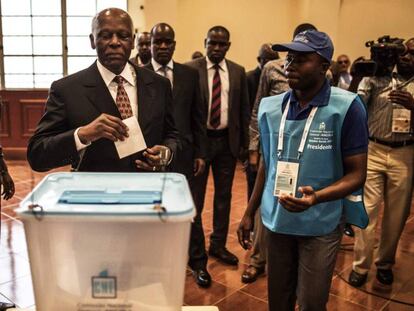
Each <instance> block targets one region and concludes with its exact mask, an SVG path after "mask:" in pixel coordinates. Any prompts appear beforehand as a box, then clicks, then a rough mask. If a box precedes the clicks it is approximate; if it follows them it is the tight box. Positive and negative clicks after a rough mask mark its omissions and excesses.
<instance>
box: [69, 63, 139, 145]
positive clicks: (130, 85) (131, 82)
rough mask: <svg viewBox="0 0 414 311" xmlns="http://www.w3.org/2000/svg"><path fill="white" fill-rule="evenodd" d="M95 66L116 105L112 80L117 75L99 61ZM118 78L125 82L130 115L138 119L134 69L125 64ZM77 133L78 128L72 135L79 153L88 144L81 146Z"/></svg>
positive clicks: (115, 90)
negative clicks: (120, 77)
mask: <svg viewBox="0 0 414 311" xmlns="http://www.w3.org/2000/svg"><path fill="white" fill-rule="evenodd" d="M96 64H97V66H98V71H99V74H100V75H101V77H102V79H103V80H104V82H105V85H106V86H107V88H108V90H109V93H111V96H112V98H113V100H114V105H116V104H115V102H116V93H117V91H118V83H116V82H115V81H113V80H114V78H115V77H116V76H117V75H116V74H114V73H113V72H112V71H110V70H108V69H106V68H105V67H104V66H103V65H102V64H101V63H100V62H99V60H97V62H96ZM120 76H122V78H124V79H125V80H126V81H125V83H124V89H125V91H126V92H127V94H128V98H129V102H130V104H131V108H132V114H133V115H134V116H136V117H138V95H137V93H138V91H137V79H136V72H135V69H134V67H133V66H132V65H131V64H130V63H127V64H126V65H125V67H124V70H123V71H122V72H121V73H120ZM78 131H79V128H77V129H76V131H75V133H74V137H75V145H76V149H77V150H78V151H81V150H82V149H84V148H86V147H87V146H89V145H90V143H89V144H86V145H85V144H82V142H81V141H80V139H79V136H78Z"/></svg>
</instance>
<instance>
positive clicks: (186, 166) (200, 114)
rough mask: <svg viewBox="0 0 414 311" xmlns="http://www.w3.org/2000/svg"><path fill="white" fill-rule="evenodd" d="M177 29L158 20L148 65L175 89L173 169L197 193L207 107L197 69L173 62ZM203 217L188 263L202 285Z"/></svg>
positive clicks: (206, 278) (205, 282)
mask: <svg viewBox="0 0 414 311" xmlns="http://www.w3.org/2000/svg"><path fill="white" fill-rule="evenodd" d="M175 44H176V42H175V33H174V29H173V28H172V27H171V26H170V25H168V24H166V23H159V24H157V25H155V26H154V27H153V28H152V30H151V53H152V59H151V62H150V63H149V64H148V65H146V66H145V68H147V69H150V70H153V71H155V72H156V73H158V74H160V75H162V76H164V77H166V78H168V79H169V80H170V82H171V87H172V89H173V106H174V120H175V124H176V126H177V129H178V131H179V132H180V137H181V142H182V150H181V151H180V152H179V153H177V155H176V157H175V158H174V160H173V163H172V164H171V170H172V171H175V172H178V173H182V174H185V175H186V177H187V179H188V181H189V184H190V189H191V190H192V192H194V183H193V180H194V177H196V176H199V175H200V174H201V173H202V172H203V171H204V168H205V161H204V158H205V156H206V142H207V138H206V120H207V106H203V105H202V104H201V98H200V87H199V82H198V81H199V77H198V72H197V70H195V69H194V68H191V67H189V66H186V65H182V64H179V63H177V62H175V61H173V59H172V58H173V54H174V50H175ZM199 223H201V216H200V215H199V214H197V216H196V218H195V221H194V222H193V223H192V227H191V243H190V252H189V265H190V267H191V269H192V270H193V274H194V277H195V280H196V282H197V284H198V285H200V286H201V287H209V286H210V284H211V277H210V274H209V273H208V272H207V268H206V266H207V256H206V255H205V253H202V252H198V248H197V247H196V246H195V244H196V245H197V243H196V239H197V237H198V236H199V235H200V233H199V230H200V228H201V234H203V232H202V227H200V226H199Z"/></svg>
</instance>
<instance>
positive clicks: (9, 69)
mask: <svg viewBox="0 0 414 311" xmlns="http://www.w3.org/2000/svg"><path fill="white" fill-rule="evenodd" d="M0 5H1V6H0V10H1V16H0V18H1V21H0V22H1V28H0V31H1V32H0V37H1V38H0V40H1V41H2V42H0V44H1V43H2V46H3V50H2V51H1V50H0V78H1V86H2V88H48V87H49V86H50V84H51V82H52V81H54V80H56V79H59V78H61V77H63V76H64V75H67V74H71V73H74V72H76V71H78V70H80V69H84V68H86V67H88V66H89V65H90V64H91V63H92V62H93V61H94V60H95V59H96V56H95V55H96V54H95V51H94V50H92V48H91V46H90V42H89V34H90V31H91V21H92V17H93V16H94V15H95V14H96V13H97V12H99V11H101V10H102V9H104V8H107V7H118V8H121V9H123V10H127V0H82V1H81V2H79V1H74V0H1V2H0Z"/></svg>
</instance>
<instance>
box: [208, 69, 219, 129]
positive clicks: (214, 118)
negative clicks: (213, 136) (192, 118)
mask: <svg viewBox="0 0 414 311" xmlns="http://www.w3.org/2000/svg"><path fill="white" fill-rule="evenodd" d="M214 69H215V70H216V71H215V72H214V77H213V90H212V93H211V108H210V125H211V126H212V127H213V128H215V129H216V128H218V127H219V126H220V114H221V80H220V73H219V70H220V66H219V65H217V64H216V65H214Z"/></svg>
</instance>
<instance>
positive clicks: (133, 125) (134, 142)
mask: <svg viewBox="0 0 414 311" xmlns="http://www.w3.org/2000/svg"><path fill="white" fill-rule="evenodd" d="M122 122H124V123H125V125H126V126H128V128H129V131H128V134H129V137H126V138H125V140H124V141H120V140H118V141H116V142H115V147H116V150H117V151H118V155H119V158H120V159H122V158H125V157H127V156H129V155H131V154H134V153H136V152H138V151H141V150H144V149H146V148H147V144H146V143H145V139H144V136H143V135H142V131H141V127H140V126H139V123H138V119H137V117H135V116H132V117H130V118H128V119H124V120H122Z"/></svg>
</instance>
